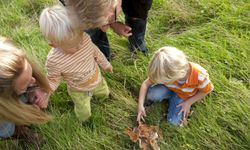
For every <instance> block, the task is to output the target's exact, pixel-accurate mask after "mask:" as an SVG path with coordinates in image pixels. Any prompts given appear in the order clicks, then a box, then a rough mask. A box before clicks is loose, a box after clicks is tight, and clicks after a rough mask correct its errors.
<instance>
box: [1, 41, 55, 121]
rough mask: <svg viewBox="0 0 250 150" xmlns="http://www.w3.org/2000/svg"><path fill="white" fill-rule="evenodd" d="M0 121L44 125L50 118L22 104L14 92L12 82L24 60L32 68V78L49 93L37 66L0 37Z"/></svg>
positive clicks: (34, 108)
mask: <svg viewBox="0 0 250 150" xmlns="http://www.w3.org/2000/svg"><path fill="white" fill-rule="evenodd" d="M0 60H1V61H0V121H10V122H13V123H15V124H31V123H46V122H47V121H49V120H50V116H49V115H47V114H46V113H44V112H43V111H41V110H40V109H38V108H36V107H34V106H32V105H28V104H24V103H23V102H21V101H20V100H19V97H18V96H17V94H16V92H15V87H14V81H15V79H16V78H17V77H18V76H19V75H20V74H21V73H22V71H23V69H24V68H23V67H24V63H25V60H27V61H28V62H29V63H30V65H31V66H32V70H33V73H32V76H33V77H34V78H35V79H36V83H37V84H38V86H39V87H40V88H42V89H43V90H44V91H46V92H50V91H51V89H50V87H49V84H48V81H47V79H46V77H45V76H44V74H43V72H42V71H41V69H40V68H38V65H35V64H34V62H32V61H31V60H30V59H28V58H27V57H26V55H25V54H24V52H23V51H22V50H20V49H18V48H16V47H15V46H14V45H13V44H12V43H11V42H10V41H9V40H8V39H7V38H4V37H0Z"/></svg>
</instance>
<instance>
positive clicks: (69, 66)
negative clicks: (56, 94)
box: [46, 33, 111, 91]
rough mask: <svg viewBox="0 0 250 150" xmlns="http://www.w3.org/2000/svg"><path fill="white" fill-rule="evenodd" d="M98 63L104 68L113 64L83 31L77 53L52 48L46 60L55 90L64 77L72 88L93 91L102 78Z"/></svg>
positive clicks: (50, 80) (51, 85) (50, 82)
mask: <svg viewBox="0 0 250 150" xmlns="http://www.w3.org/2000/svg"><path fill="white" fill-rule="evenodd" d="M98 65H100V66H101V67H102V68H103V69H104V68H106V67H108V66H109V65H111V64H110V63H109V62H108V60H107V59H106V57H105V56H104V55H103V53H102V52H101V51H100V50H99V49H98V47H97V46H95V45H94V43H93V42H92V41H91V39H90V37H89V36H88V35H87V34H86V33H83V39H82V42H81V43H80V44H79V45H78V50H77V51H76V52H75V53H73V54H68V53H64V52H63V51H62V50H60V49H58V48H52V49H51V50H50V52H49V54H48V56H47V61H46V67H47V70H48V74H47V78H48V80H49V84H50V87H51V88H52V90H53V91H55V90H56V89H57V87H58V85H59V84H60V80H61V78H63V79H64V80H65V81H66V83H67V86H68V88H69V89H71V90H75V91H91V90H93V89H94V88H95V87H96V86H97V84H98V83H99V82H100V81H101V79H102V76H101V72H100V70H99V66H98Z"/></svg>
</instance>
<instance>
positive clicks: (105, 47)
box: [85, 28, 111, 61]
mask: <svg viewBox="0 0 250 150" xmlns="http://www.w3.org/2000/svg"><path fill="white" fill-rule="evenodd" d="M85 32H86V33H88V35H89V36H90V38H91V40H92V42H93V43H94V44H95V45H96V46H97V47H98V48H99V49H100V50H101V52H102V53H103V54H104V55H105V57H106V58H107V60H108V61H110V60H111V50H110V46H109V41H108V37H107V34H106V33H105V32H103V31H102V30H101V29H98V28H95V29H88V30H86V31H85Z"/></svg>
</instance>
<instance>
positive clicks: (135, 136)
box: [124, 128, 139, 142]
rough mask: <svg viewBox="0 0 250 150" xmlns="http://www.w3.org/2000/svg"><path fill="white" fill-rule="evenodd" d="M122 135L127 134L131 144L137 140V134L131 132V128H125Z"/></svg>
mask: <svg viewBox="0 0 250 150" xmlns="http://www.w3.org/2000/svg"><path fill="white" fill-rule="evenodd" d="M124 133H125V134H127V135H128V136H129V137H130V140H131V141H133V142H136V141H137V140H138V139H139V134H137V133H136V132H133V131H132V129H131V128H125V129H124Z"/></svg>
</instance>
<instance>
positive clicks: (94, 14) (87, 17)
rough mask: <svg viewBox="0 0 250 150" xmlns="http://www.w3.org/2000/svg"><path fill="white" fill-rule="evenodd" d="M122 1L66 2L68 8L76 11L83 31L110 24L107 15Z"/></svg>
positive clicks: (92, 0) (67, 0) (72, 0)
mask: <svg viewBox="0 0 250 150" xmlns="http://www.w3.org/2000/svg"><path fill="white" fill-rule="evenodd" d="M119 1H120V0H65V4H66V6H71V7H73V8H74V10H75V11H76V13H77V15H78V17H79V19H80V24H81V29H84V30H85V29H89V28H97V27H101V26H103V25H106V24H108V23H109V20H108V17H107V16H106V15H105V13H107V12H108V11H109V10H110V8H111V7H114V6H116V5H118V3H119Z"/></svg>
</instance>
